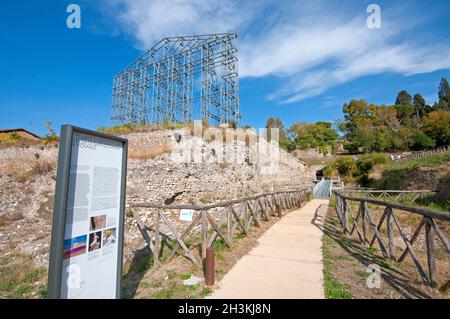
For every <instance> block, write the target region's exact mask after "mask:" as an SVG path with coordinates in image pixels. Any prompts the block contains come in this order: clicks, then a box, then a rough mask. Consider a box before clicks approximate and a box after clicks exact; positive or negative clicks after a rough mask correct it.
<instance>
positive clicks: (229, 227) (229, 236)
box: [227, 206, 233, 243]
mask: <svg viewBox="0 0 450 319" xmlns="http://www.w3.org/2000/svg"><path fill="white" fill-rule="evenodd" d="M227 239H228V242H230V243H231V241H232V239H233V213H232V211H231V206H228V207H227Z"/></svg>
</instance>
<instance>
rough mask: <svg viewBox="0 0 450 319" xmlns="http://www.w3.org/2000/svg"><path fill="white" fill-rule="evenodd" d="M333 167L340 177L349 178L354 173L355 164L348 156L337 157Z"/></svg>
mask: <svg viewBox="0 0 450 319" xmlns="http://www.w3.org/2000/svg"><path fill="white" fill-rule="evenodd" d="M334 165H335V167H336V169H337V170H338V172H339V174H340V175H341V176H350V175H352V174H353V173H354V172H355V171H356V162H355V161H354V160H353V159H352V158H351V157H350V156H342V157H339V158H338V159H337V160H336V161H335V163H334Z"/></svg>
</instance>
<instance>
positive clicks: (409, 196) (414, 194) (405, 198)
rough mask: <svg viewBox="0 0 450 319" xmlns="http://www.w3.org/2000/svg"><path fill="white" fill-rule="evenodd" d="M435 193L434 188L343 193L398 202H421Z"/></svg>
mask: <svg viewBox="0 0 450 319" xmlns="http://www.w3.org/2000/svg"><path fill="white" fill-rule="evenodd" d="M435 193H436V191H433V190H376V189H346V190H345V191H344V193H343V194H345V195H348V196H354V197H364V198H371V199H379V200H384V201H388V202H394V203H396V204H407V203H414V204H420V203H421V202H422V201H424V200H425V199H426V198H427V197H429V196H430V195H433V194H435Z"/></svg>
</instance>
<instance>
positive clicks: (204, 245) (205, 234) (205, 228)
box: [200, 210, 208, 265]
mask: <svg viewBox="0 0 450 319" xmlns="http://www.w3.org/2000/svg"><path fill="white" fill-rule="evenodd" d="M200 214H202V265H203V263H204V260H205V258H206V248H207V246H208V221H207V220H206V211H204V210H202V211H200Z"/></svg>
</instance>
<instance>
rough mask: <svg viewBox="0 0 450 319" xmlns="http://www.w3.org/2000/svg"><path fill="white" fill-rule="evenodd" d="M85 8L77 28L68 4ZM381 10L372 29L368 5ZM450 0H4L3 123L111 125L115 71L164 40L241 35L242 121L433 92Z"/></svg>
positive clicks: (446, 42) (313, 116) (441, 68)
mask: <svg viewBox="0 0 450 319" xmlns="http://www.w3.org/2000/svg"><path fill="white" fill-rule="evenodd" d="M69 3H76V4H79V5H80V7H81V29H68V28H67V27H66V18H67V16H68V13H66V7H67V5H68V4H69ZM370 3H376V4H378V5H379V6H380V8H381V28H380V29H369V28H367V26H366V19H367V17H368V16H369V13H367V12H366V8H367V5H368V4H370ZM449 12H450V1H445V0H444V1H436V0H435V1H427V2H425V1H376V0H373V1H350V0H340V1H320V0H316V1H291V0H286V1H283V2H280V1H274V0H265V1H232V0H221V1H219V0H210V1H202V0H192V1H176V2H170V1H162V0H161V1H145V0H98V1H85V0H71V1H64V0H50V1H18V0H6V1H2V2H1V4H0V45H1V50H0V75H1V77H0V79H1V80H0V128H10V127H25V128H28V129H31V130H33V131H35V132H37V133H39V134H45V133H46V130H45V128H44V127H43V125H42V124H43V122H44V121H46V120H51V121H53V123H54V127H55V128H56V129H57V130H58V131H59V127H60V125H61V124H64V123H69V124H74V125H78V126H83V127H87V128H91V129H95V128H97V127H98V126H101V125H110V124H111V123H110V120H109V117H110V115H111V89H112V78H113V76H114V75H115V74H116V73H118V72H119V71H120V70H121V69H122V68H123V67H125V66H126V65H128V64H129V63H130V62H131V61H133V60H134V59H135V58H136V57H138V56H139V55H140V54H141V53H142V52H143V51H145V50H146V49H148V48H150V47H151V46H152V45H153V44H155V43H156V42H158V40H159V39H160V38H162V37H164V36H176V35H190V34H206V33H216V32H228V31H233V32H236V33H237V34H238V36H239V59H240V64H239V73H240V102H241V112H242V124H249V125H252V126H254V127H257V128H258V127H263V126H264V123H265V121H266V120H267V118H268V117H269V116H278V117H280V118H281V119H282V121H283V122H284V123H285V125H286V126H289V125H291V124H292V123H294V122H298V121H333V120H336V119H338V118H340V117H342V112H341V111H342V104H343V103H344V102H347V101H349V100H350V99H351V98H364V99H366V100H367V101H369V102H371V103H379V104H391V103H393V102H394V101H395V97H396V95H397V93H398V92H399V91H400V90H402V89H406V90H408V91H409V92H410V93H411V94H414V93H417V92H419V93H421V94H422V95H423V96H424V97H425V99H426V100H427V102H428V103H430V104H432V103H433V102H434V101H435V100H436V99H437V87H438V85H439V81H440V79H441V78H442V77H447V78H448V79H450V71H449V70H450V37H449V36H448V34H449V31H450V19H448V13H449Z"/></svg>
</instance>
